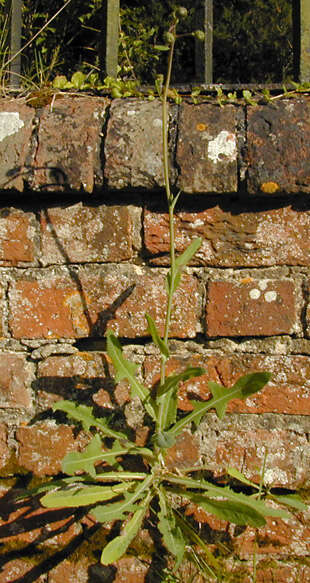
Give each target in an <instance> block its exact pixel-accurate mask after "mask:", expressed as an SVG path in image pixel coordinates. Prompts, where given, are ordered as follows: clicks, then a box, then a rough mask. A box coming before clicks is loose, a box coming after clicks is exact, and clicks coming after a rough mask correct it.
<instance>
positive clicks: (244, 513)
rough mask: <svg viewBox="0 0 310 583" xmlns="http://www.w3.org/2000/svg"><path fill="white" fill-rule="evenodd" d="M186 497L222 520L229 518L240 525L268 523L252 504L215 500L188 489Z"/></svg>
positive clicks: (229, 520) (259, 525)
mask: <svg viewBox="0 0 310 583" xmlns="http://www.w3.org/2000/svg"><path fill="white" fill-rule="evenodd" d="M184 496H185V498H188V499H189V500H191V502H194V504H197V506H200V507H201V508H203V510H206V512H210V513H211V514H214V516H217V518H220V519H221V520H227V521H228V522H233V523H234V524H238V525H240V526H243V525H247V524H248V525H249V526H254V527H255V528H260V527H262V526H264V525H265V524H266V520H265V518H264V517H263V516H262V515H261V514H260V513H259V512H257V510H255V509H254V508H252V507H251V506H248V505H247V504H242V502H239V501H231V500H213V499H211V498H208V497H206V496H203V495H201V494H195V493H193V492H189V491H188V490H187V491H186V492H184Z"/></svg>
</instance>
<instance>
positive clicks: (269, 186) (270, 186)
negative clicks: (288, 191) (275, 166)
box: [260, 182, 280, 194]
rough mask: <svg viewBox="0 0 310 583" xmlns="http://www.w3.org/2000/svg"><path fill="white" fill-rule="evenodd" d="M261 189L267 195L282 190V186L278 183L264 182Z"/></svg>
mask: <svg viewBox="0 0 310 583" xmlns="http://www.w3.org/2000/svg"><path fill="white" fill-rule="evenodd" d="M260 189H261V191H262V192H264V193H265V194H274V193H275V192H277V191H278V190H280V186H279V185H278V184H277V183H276V182H263V184H261V187H260Z"/></svg>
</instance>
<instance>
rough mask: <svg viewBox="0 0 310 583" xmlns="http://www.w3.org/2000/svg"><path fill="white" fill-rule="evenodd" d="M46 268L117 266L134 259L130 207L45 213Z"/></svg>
mask: <svg viewBox="0 0 310 583" xmlns="http://www.w3.org/2000/svg"><path fill="white" fill-rule="evenodd" d="M41 229H42V256H41V260H42V262H43V264H44V265H47V264H51V263H52V264H54V263H86V262H102V263H103V262H107V261H110V262H114V261H115V262H117V261H126V260H128V259H130V258H131V257H132V252H133V238H132V220H131V216H130V211H129V208H128V207H125V206H123V207H119V206H104V205H101V206H99V207H94V206H86V205H83V204H82V203H79V204H76V205H74V206H69V207H65V208H59V207H58V208H51V209H47V210H46V211H42V213H41Z"/></svg>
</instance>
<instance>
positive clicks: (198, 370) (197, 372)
mask: <svg viewBox="0 0 310 583" xmlns="http://www.w3.org/2000/svg"><path fill="white" fill-rule="evenodd" d="M205 372H206V371H205V369H204V368H202V367H200V366H189V367H188V368H187V369H186V370H184V371H183V372H181V373H179V374H176V375H170V376H169V377H167V378H166V380H165V382H164V384H163V385H160V387H159V388H158V391H157V396H158V397H161V396H162V395H165V393H168V392H169V391H170V390H172V389H175V388H177V387H178V385H179V383H184V382H185V381H188V380H189V379H191V378H193V377H200V376H202V375H203V374H205Z"/></svg>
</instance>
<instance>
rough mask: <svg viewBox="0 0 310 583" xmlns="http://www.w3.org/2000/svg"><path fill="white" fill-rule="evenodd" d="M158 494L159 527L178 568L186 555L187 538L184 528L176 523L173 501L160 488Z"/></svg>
mask: <svg viewBox="0 0 310 583" xmlns="http://www.w3.org/2000/svg"><path fill="white" fill-rule="evenodd" d="M158 495H159V505H160V511H159V513H158V518H159V521H158V529H159V531H160V532H161V534H162V536H163V541H164V544H165V546H166V548H167V549H168V551H169V552H170V553H171V554H172V555H174V556H175V557H176V565H175V568H176V569H177V568H178V566H179V565H180V564H181V562H182V560H183V557H184V553H185V540H184V537H183V533H182V529H181V528H180V526H178V525H177V523H176V519H175V515H174V512H173V510H172V508H171V503H170V502H168V500H167V498H166V496H165V492H164V490H163V489H160V490H159V492H158Z"/></svg>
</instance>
